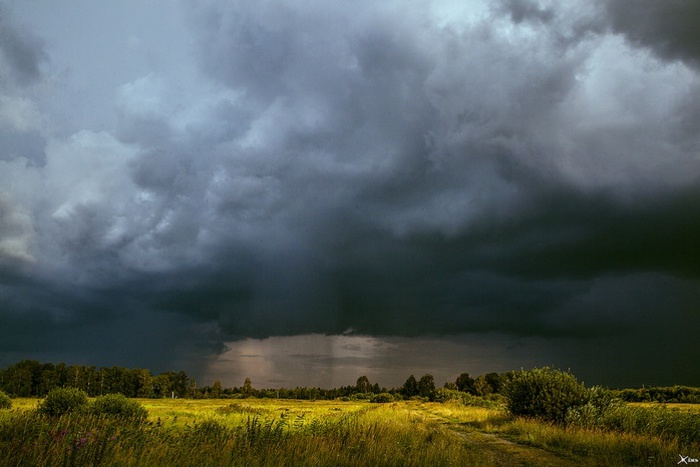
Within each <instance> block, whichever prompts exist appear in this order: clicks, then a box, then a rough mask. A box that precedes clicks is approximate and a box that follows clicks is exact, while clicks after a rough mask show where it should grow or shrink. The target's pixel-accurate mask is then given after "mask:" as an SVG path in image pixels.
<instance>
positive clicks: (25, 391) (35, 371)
mask: <svg viewBox="0 0 700 467" xmlns="http://www.w3.org/2000/svg"><path fill="white" fill-rule="evenodd" d="M514 375H515V372H505V373H500V374H499V373H487V374H485V375H481V376H478V377H476V378H472V377H471V376H470V375H469V373H462V374H460V375H459V376H458V377H457V379H456V380H455V381H454V382H446V383H445V384H444V385H443V386H442V388H440V389H438V388H437V387H436V385H435V381H434V379H433V376H432V375H430V374H426V375H423V376H422V377H421V378H420V379H416V378H415V377H414V375H410V376H409V377H408V378H407V379H406V382H405V383H404V384H403V385H402V386H401V387H399V388H391V389H387V388H385V387H380V386H379V384H378V383H374V384H373V383H372V382H371V381H370V380H369V379H368V378H367V377H366V376H360V377H359V378H358V379H357V383H356V384H355V385H352V386H341V387H339V388H333V389H324V388H317V387H295V388H273V389H255V388H253V384H252V382H251V380H250V378H246V379H245V381H244V383H243V385H242V386H240V387H231V388H224V387H223V386H222V385H221V383H220V382H219V381H214V382H213V384H212V385H211V386H199V385H198V384H197V382H196V381H195V380H194V378H191V377H190V376H188V375H187V373H185V372H184V371H182V370H181V371H177V372H175V371H166V372H163V373H160V374H158V375H152V374H151V372H150V371H149V370H146V369H142V368H123V367H116V366H115V367H101V368H96V367H95V366H85V365H66V364H65V363H57V364H53V363H40V362H38V361H36V360H22V361H20V362H18V363H15V364H13V365H10V366H8V367H7V368H5V369H0V391H3V392H5V393H6V394H8V395H10V396H12V397H44V396H46V394H48V392H49V391H51V390H52V389H55V388H61V387H73V388H77V389H81V390H83V391H85V392H86V393H87V394H88V395H89V396H91V397H95V396H100V395H104V394H117V393H118V394H123V395H125V396H126V397H142V398H170V397H177V398H189V399H201V398H246V397H257V398H276V399H306V400H333V399H344V398H352V399H371V398H372V396H376V395H378V394H390V395H391V396H393V398H399V397H401V398H404V399H410V398H412V397H422V398H426V399H430V400H435V399H439V398H440V397H441V395H442V396H444V392H445V391H447V392H452V391H455V392H461V393H465V394H469V395H471V396H477V397H490V398H496V399H497V398H498V397H499V395H500V394H502V393H503V392H504V390H505V387H506V385H507V383H508V382H509V381H510V380H512V379H513V376H514ZM614 392H615V394H616V395H617V397H619V398H621V399H623V400H625V401H628V402H685V403H700V388H693V387H687V386H672V387H651V388H642V389H622V390H617V391H614Z"/></svg>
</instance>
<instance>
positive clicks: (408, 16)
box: [0, 1, 700, 376]
mask: <svg viewBox="0 0 700 467" xmlns="http://www.w3.org/2000/svg"><path fill="white" fill-rule="evenodd" d="M477 3H478V2H476V3H475V4H474V5H473V6H474V8H473V9H471V8H467V10H466V11H463V10H458V9H457V8H456V7H455V8H454V10H452V9H451V8H450V7H448V6H446V5H447V4H445V5H442V7H443V8H441V9H436V7H435V5H433V4H432V2H428V1H426V2H418V3H416V4H414V6H413V7H412V8H409V9H407V8H405V6H404V5H402V4H400V3H392V2H388V3H387V2H385V3H382V4H381V5H378V4H376V2H359V3H358V2H356V3H355V4H353V6H352V8H349V7H348V6H347V5H343V4H328V3H326V2H316V3H314V2H311V3H310V2H284V3H275V2H273V3H265V4H255V5H247V4H229V3H222V2H200V3H196V4H194V3H191V4H187V3H186V4H182V5H180V6H179V7H181V8H183V9H184V13H182V18H186V19H185V20H184V22H183V25H184V27H186V28H187V34H179V35H177V37H178V40H181V41H182V43H181V44H180V45H182V46H183V47H185V46H186V47H189V48H188V49H187V50H188V51H189V55H187V56H186V61H185V62H184V63H181V62H178V66H177V67H175V66H166V65H163V64H162V63H160V64H158V65H157V66H155V65H154V66H153V67H151V68H150V69H148V70H147V72H146V73H144V72H143V71H144V70H143V69H142V67H133V68H129V67H127V68H128V69H129V70H133V73H132V75H131V76H129V77H128V79H117V78H113V77H111V76H105V82H103V83H101V84H100V86H107V84H109V85H111V86H112V96H113V100H112V101H111V102H109V103H107V104H108V105H109V107H110V109H112V110H113V112H114V115H115V118H114V121H113V125H111V126H110V125H106V123H105V122H108V121H109V119H104V118H102V117H101V116H100V115H101V110H102V109H103V108H104V106H105V103H104V102H102V101H91V100H90V99H87V98H86V101H85V102H83V103H82V104H81V105H82V106H83V107H82V108H86V109H100V110H91V111H94V112H95V122H96V123H95V125H94V127H87V128H82V129H81V130H79V131H75V132H72V133H71V134H69V135H66V134H65V129H66V128H70V127H71V126H72V125H73V124H75V125H77V123H73V124H68V123H64V122H60V124H59V122H56V121H55V120H56V116H55V115H64V114H63V113H59V114H54V113H52V110H51V109H52V107H51V106H50V105H48V104H47V103H46V101H44V99H45V97H42V96H41V95H38V96H34V95H31V96H30V95H28V94H26V91H22V90H18V89H19V88H12V89H14V90H12V89H10V88H9V87H5V88H4V89H5V91H4V92H5V94H4V95H3V96H0V103H2V104H3V107H2V108H0V137H2V138H3V141H8V142H11V141H19V140H18V139H17V138H18V137H17V135H18V134H20V133H23V134H27V133H28V134H40V135H41V141H43V142H44V144H42V145H41V149H40V152H41V155H40V156H37V155H36V152H37V146H36V144H34V145H33V146H32V147H30V145H29V144H26V145H24V144H19V143H16V144H15V148H16V149H15V150H13V151H14V152H13V153H12V154H11V155H9V153H4V154H3V158H2V159H3V160H1V161H0V164H3V167H4V168H6V169H7V170H4V171H2V172H0V182H1V183H2V185H1V186H2V187H3V189H4V190H5V191H6V192H7V200H8V201H7V202H6V204H7V206H8V207H7V209H6V210H5V211H3V212H7V213H8V214H7V215H6V216H4V217H3V218H2V221H1V222H2V223H3V224H2V225H3V230H2V231H1V232H2V233H0V235H5V237H2V238H4V239H5V240H0V241H4V242H5V243H4V245H6V246H5V250H6V251H8V252H9V251H13V252H15V253H13V254H14V255H15V256H16V257H17V258H19V257H22V258H30V257H31V258H32V267H31V268H30V269H24V270H22V271H23V272H22V273H21V274H22V276H21V277H24V279H25V280H26V283H24V282H23V283H22V284H21V285H15V286H6V287H9V288H7V292H6V294H5V295H4V297H8V298H4V299H3V300H5V301H6V303H11V304H12V306H10V307H9V308H8V309H11V310H13V311H11V312H10V313H9V314H8V316H9V318H8V317H5V318H0V319H5V320H9V321H7V322H8V323H9V322H11V323H14V324H13V326H16V327H17V328H22V329H25V327H26V329H29V320H28V319H29V318H28V316H34V314H36V313H38V314H39V315H41V316H46V317H50V319H48V318H47V319H48V321H47V323H54V325H56V326H59V329H61V330H62V331H61V332H63V333H64V334H61V335H62V336H68V335H71V332H74V333H75V335H78V334H81V333H83V332H84V330H85V329H92V330H96V329H100V330H104V332H105V333H107V334H109V335H110V336H111V337H110V339H106V341H107V342H118V341H119V339H121V338H122V337H123V336H125V335H126V334H127V332H130V331H133V326H131V327H130V326H126V325H122V324H120V323H125V322H126V321H128V320H131V321H130V322H138V323H144V324H145V323H153V322H154V320H156V317H157V319H158V320H159V321H160V322H162V328H163V329H164V330H175V329H177V330H178V331H177V332H175V331H172V332H171V334H172V335H175V336H177V338H172V339H171V338H166V337H162V338H159V337H156V333H153V334H149V335H150V336H151V338H152V339H153V340H154V342H159V343H160V345H162V346H164V348H167V349H176V348H177V346H178V344H177V342H178V341H180V340H181V339H189V341H191V342H190V343H191V345H189V346H187V351H186V352H185V351H183V352H184V353H177V354H176V355H177V356H176V357H173V356H169V355H166V353H169V351H168V352H164V353H163V356H161V357H159V358H161V359H162V360H161V361H168V360H172V359H174V358H177V359H180V361H185V360H186V359H187V358H192V359H195V358H194V357H192V355H199V356H206V355H209V354H212V353H216V352H220V351H222V350H223V343H224V342H227V341H229V342H230V341H232V340H235V339H240V338H243V337H255V338H263V337H268V336H280V335H287V336H289V335H297V334H307V333H319V334H337V335H340V334H342V333H343V332H344V331H346V330H348V329H353V330H354V332H357V333H360V334H365V335H372V336H390V335H393V336H404V337H405V336H421V335H425V334H432V335H435V336H441V335H475V334H480V335H490V334H489V333H496V334H499V335H508V336H511V338H513V339H519V338H522V339H530V340H538V339H545V340H546V339H549V340H552V341H556V342H559V343H560V344H561V345H562V346H563V347H561V348H566V349H568V350H567V351H569V352H570V355H571V358H572V359H573V360H576V358H578V357H577V353H576V351H575V349H576V346H575V345H574V344H572V343H581V342H593V341H597V342H604V343H605V345H606V346H607V347H606V348H608V349H610V348H612V347H611V346H614V345H615V344H614V342H616V341H615V340H614V339H613V338H612V337H611V336H616V337H618V338H620V339H621V340H620V341H619V342H624V343H625V345H632V344H633V343H636V342H638V336H642V335H643V336H647V335H648V333H649V331H650V330H651V329H653V328H655V327H657V326H658V323H659V322H660V320H662V319H664V320H666V321H667V322H669V323H673V325H674V326H675V325H678V326H683V325H684V323H687V322H688V315H687V314H686V312H685V311H681V310H685V309H687V307H691V308H692V306H693V305H694V304H697V303H698V297H696V296H695V295H694V294H692V293H688V292H687V291H688V290H689V289H690V288H692V286H693V284H694V283H695V281H696V280H697V278H698V275H699V273H700V271H699V270H698V267H697V264H700V263H698V250H697V248H695V246H694V239H695V238H697V236H698V234H700V225H698V224H697V222H695V221H693V219H696V218H700V217H699V216H698V214H700V213H698V212H697V211H698V209H700V198H698V195H697V194H698V184H697V180H698V176H699V175H700V163H699V159H698V157H699V156H700V139H699V136H698V134H697V131H696V130H695V129H696V128H697V124H698V123H700V121H699V120H700V110H699V109H700V100H698V98H697V96H698V95H700V93H698V92H697V91H698V87H699V86H700V81H699V79H698V75H697V73H698V72H697V66H696V62H695V56H694V55H693V54H694V52H693V51H694V50H695V49H693V47H695V45H694V44H695V43H696V42H697V41H695V42H693V41H691V39H692V38H691V37H690V35H692V34H690V33H687V34H686V33H683V31H684V30H685V29H684V28H685V26H682V25H683V24H690V23H689V22H687V23H686V17H687V16H692V11H685V12H684V16H683V15H681V9H683V8H686V7H682V6H681V4H680V3H676V2H671V3H669V6H668V7H667V8H666V7H661V6H658V5H657V4H654V5H652V4H651V3H648V2H647V3H644V2H642V3H641V4H640V5H639V10H638V11H635V12H634V15H636V16H635V17H638V18H647V20H645V21H641V20H640V21H638V22H631V21H628V18H627V17H625V18H623V17H622V15H621V14H620V8H619V6H620V5H621V4H620V3H619V2H614V1H608V2H594V3H591V4H590V5H585V6H582V5H574V4H561V3H560V2H537V1H528V2H510V1H503V2H497V3H494V4H492V3H483V4H482V3H478V4H477ZM687 3H692V2H687ZM143 8H148V7H146V6H145V7H143ZM687 8H690V9H692V8H694V7H687ZM657 9H661V10H662V12H661V13H660V14H659V15H656V14H652V13H654V11H656V10H657ZM680 16H683V18H682V19H681V18H680ZM144 17H149V15H148V14H144ZM676 19H677V20H678V21H679V22H680V24H681V27H680V28H679V30H678V31H675V32H668V33H666V32H664V31H667V30H668V29H669V28H667V27H666V26H667V24H668V23H669V22H675V21H676ZM169 21H174V20H172V19H169ZM175 23H176V22H175ZM175 23H173V24H175ZM168 24H170V23H168ZM177 24H179V23H177ZM105 27H108V26H105ZM109 27H112V26H109ZM114 27H115V28H116V27H117V26H116V25H115V26H114ZM5 28H6V29H7V26H5ZM7 31H10V32H11V33H12V34H14V35H15V36H18V37H20V38H24V39H22V40H20V39H17V40H16V41H15V42H18V41H19V42H18V43H22V44H25V48H27V47H29V50H34V51H35V53H34V55H32V54H30V53H28V52H27V53H26V54H24V56H26V57H28V58H27V60H29V58H31V60H29V61H30V62H31V63H35V64H36V73H34V72H32V73H34V74H32V73H29V72H28V71H26V70H29V68H27V67H25V68H22V69H25V73H29V74H28V75H27V76H26V78H28V77H29V76H30V75H31V76H34V78H32V79H34V80H35V81H34V82H37V80H41V74H40V72H39V70H40V69H41V63H42V60H44V59H45V56H44V55H43V52H42V50H43V49H42V48H41V47H40V45H41V44H42V42H41V41H40V40H39V39H32V38H34V37H38V36H37V35H38V34H40V31H37V32H36V35H34V34H29V33H23V34H24V35H22V34H19V33H18V32H17V30H16V29H15V28H10V29H7ZM7 31H6V32H5V33H3V34H10V32H7ZM18 34H19V35H18ZM134 34H135V33H134V32H133V31H132V32H131V33H130V35H129V36H128V37H123V38H122V39H123V42H124V44H127V45H128V47H130V48H131V49H134V47H135V44H136V45H138V49H139V50H147V49H148V47H149V44H148V43H147V42H144V40H143V39H139V40H138V41H135V39H134V37H136V36H134ZM684 34H685V35H684ZM689 34H690V35H689ZM13 37H14V36H13ZM139 37H140V36H139ZM144 37H145V36H144ZM168 37H171V36H168ZM172 37H175V36H172ZM64 40H65V39H64ZM22 41H23V42H22ZM691 42H692V43H691ZM153 44H154V47H155V44H156V43H155V42H154V43H153ZM30 46H31V47H30ZM5 47H9V45H8V46H5ZM20 48H21V47H20ZM131 49H130V50H131ZM56 50H60V48H58V49H56ZM3 51H4V52H3V53H5V54H6V55H7V54H9V52H6V51H5V49H3ZM151 53H155V54H159V53H160V54H162V57H168V59H169V60H172V57H170V56H168V55H167V54H166V53H165V52H164V51H163V50H161V49H155V50H153V51H152V52H151ZM10 56H11V54H10V55H7V57H10ZM7 57H5V58H4V59H5V60H15V59H10V58H7ZM178 58H181V57H178ZM60 59H61V56H60V54H58V56H57V57H54V56H52V57H51V62H52V63H54V62H56V61H57V60H59V61H60ZM157 62H158V61H157V60H154V63H157ZM17 63H20V62H17ZM102 65H104V66H108V63H107V61H105V62H104V63H103V62H100V63H98V64H96V65H95V67H98V66H102ZM13 66H14V67H20V65H18V64H15V65H13ZM110 66H113V65H110ZM20 68H21V67H20ZM20 68H18V69H20ZM183 69H186V70H187V73H180V71H182V70H183ZM176 71H177V72H176ZM13 73H14V75H13V78H12V79H17V77H18V76H20V75H21V73H20V74H18V73H19V72H13ZM122 73H123V72H122ZM8 76H9V75H8ZM120 76H122V75H120ZM55 79H58V78H55ZM66 79H69V76H68V77H67V78H66ZM29 81H31V80H29ZM65 88H69V86H64V87H62V86H61V85H56V87H55V89H59V90H60V89H65ZM8 90H9V91H8ZM88 120H89V119H87V118H84V117H80V118H77V117H76V121H75V122H80V123H84V122H86V121H88ZM97 122H99V123H97ZM84 126H85V125H84ZM3 131H4V132H5V133H2V132H3ZM32 132H34V133H32ZM10 200H11V201H10ZM5 226H6V227H5ZM4 232H7V233H4ZM30 238H31V241H30V240H29V239H30ZM0 245H3V243H0ZM7 245H9V246H7ZM5 250H0V251H5ZM17 252H24V253H23V255H24V256H22V255H19V253H17ZM9 255H10V253H7V256H8V257H9ZM18 255H19V256H18ZM647 288H648V289H650V290H656V291H658V293H659V295H658V297H656V298H655V299H654V300H651V299H649V297H645V296H644V295H643V294H640V293H639V291H640V290H644V289H647ZM30 291H41V293H35V292H32V293H30ZM37 297H40V298H37ZM117 297H118V298H117ZM679 297H681V298H679ZM674 300H676V301H681V302H682V303H683V304H684V307H681V308H678V307H676V308H670V304H672V303H676V302H674ZM49 303H51V305H49ZM30 310H31V311H30ZM634 310H643V314H644V316H645V317H646V318H645V319H644V320H641V324H640V321H639V320H638V315H636V314H635V312H634ZM661 310H663V311H664V312H665V313H666V315H665V317H664V318H661V317H660V316H661ZM84 320H86V321H87V322H88V323H91V324H88V325H86V326H87V327H81V326H77V323H80V322H82V321H84ZM56 323H58V324H56ZM71 325H76V326H77V327H76V328H75V330H74V331H71V330H70V329H71ZM48 326H49V324H47V327H48ZM61 326H64V327H61ZM37 327H38V328H41V326H40V325H33V326H32V327H31V329H32V330H33V331H32V333H33V334H35V335H41V333H42V331H40V330H39V329H37ZM81 329H82V331H81ZM188 329H189V330H188ZM164 332H166V331H164ZM168 332H170V331H168ZM59 334H60V333H59ZM630 335H634V336H637V337H630V338H627V337H625V338H624V339H622V337H621V336H630ZM506 341H507V339H504V340H498V342H499V343H500V344H503V345H510V344H505V342H506ZM13 342H16V341H13ZM31 342H36V340H35V339H32V340H31ZM47 342H51V344H52V345H56V346H59V347H60V345H61V344H60V342H62V338H61V339H59V338H56V339H50V340H48V341H47ZM538 342H539V341H538ZM661 342H663V343H668V341H667V340H663V339H662V341H661ZM500 344H499V345H500ZM86 345H87V344H86ZM558 345H559V344H558ZM662 345H663V344H659V346H660V347H661V346H662ZM567 346H568V347H567ZM6 347H7V350H6V352H9V351H10V350H11V348H12V345H10V344H6ZM78 347H79V346H78ZM78 347H76V348H72V349H71V352H77V353H79V351H80V349H79V348H78ZM85 348H87V347H85ZM139 348H144V349H145V348H147V345H146V344H143V347H139ZM173 352H174V351H173ZM685 352H686V353H685V354H684V355H685V356H686V358H687V359H688V360H689V361H697V358H696V357H697V349H690V348H689V349H687V350H686V351H685ZM105 353H106V354H107V353H108V352H107V351H106V350H105ZM185 353H187V355H189V357H186V356H183V355H185ZM510 355H512V354H510ZM155 358H156V357H154V359H155ZM383 358H384V359H385V360H386V357H383ZM649 358H651V356H649ZM192 361H194V360H192ZM564 364H565V363H564ZM516 366H520V365H519V364H516ZM606 375H607V376H609V374H606Z"/></svg>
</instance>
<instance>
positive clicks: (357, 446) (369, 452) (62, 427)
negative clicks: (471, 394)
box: [0, 400, 491, 466]
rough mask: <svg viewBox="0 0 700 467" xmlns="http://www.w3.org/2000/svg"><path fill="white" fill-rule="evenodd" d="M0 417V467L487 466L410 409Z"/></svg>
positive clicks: (22, 408)
mask: <svg viewBox="0 0 700 467" xmlns="http://www.w3.org/2000/svg"><path fill="white" fill-rule="evenodd" d="M17 402H18V403H17V404H16V405H15V408H14V409H12V410H6V411H0V464H1V465H32V466H34V465H36V466H42V465H46V466H54V465H110V466H144V465H146V466H147V465H176V466H190V465H191V466H195V465H196V466H207V465H211V466H218V465H262V466H265V465H318V466H325V465H328V466H331V465H387V466H392V465H395V466H403V465H438V466H439V465H491V464H490V461H489V459H487V458H486V457H484V456H483V454H482V453H480V452H479V451H478V450H475V449H473V448H469V447H468V446H465V445H464V443H463V442H462V440H461V439H460V438H459V436H457V434H455V433H454V432H453V431H451V430H449V429H447V428H445V427H442V426H440V425H439V424H437V423H431V422H428V421H426V420H425V418H424V417H422V416H420V415H417V414H416V413H414V411H413V410H412V408H411V406H410V405H407V404H380V405H378V404H369V403H362V402H349V403H344V402H340V403H335V402H299V401H282V402H278V401H260V400H245V401H236V402H231V401H223V400H197V401H192V400H175V401H173V400H157V401H151V400H143V401H141V402H142V403H143V404H144V406H145V407H146V408H147V409H148V411H149V418H148V421H147V422H146V423H141V424H135V423H125V422H124V421H119V420H116V419H110V418H107V417H98V416H95V415H89V414H68V415H64V416H61V417H48V416H41V415H39V414H38V413H36V411H35V410H33V409H32V408H33V406H34V404H32V403H30V402H28V403H24V402H22V401H17Z"/></svg>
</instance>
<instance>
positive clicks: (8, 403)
mask: <svg viewBox="0 0 700 467" xmlns="http://www.w3.org/2000/svg"><path fill="white" fill-rule="evenodd" d="M9 408H12V399H10V396H8V395H7V394H5V393H4V392H2V391H0V409H9Z"/></svg>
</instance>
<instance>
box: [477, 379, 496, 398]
mask: <svg viewBox="0 0 700 467" xmlns="http://www.w3.org/2000/svg"><path fill="white" fill-rule="evenodd" d="M492 392H493V388H492V387H491V385H490V384H489V382H488V381H487V380H486V376H484V375H481V376H478V377H477V378H476V379H475V380H474V393H475V394H476V395H477V396H488V395H489V394H491V393H492Z"/></svg>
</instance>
